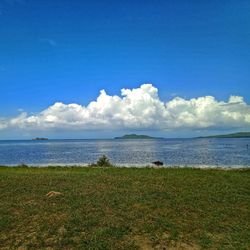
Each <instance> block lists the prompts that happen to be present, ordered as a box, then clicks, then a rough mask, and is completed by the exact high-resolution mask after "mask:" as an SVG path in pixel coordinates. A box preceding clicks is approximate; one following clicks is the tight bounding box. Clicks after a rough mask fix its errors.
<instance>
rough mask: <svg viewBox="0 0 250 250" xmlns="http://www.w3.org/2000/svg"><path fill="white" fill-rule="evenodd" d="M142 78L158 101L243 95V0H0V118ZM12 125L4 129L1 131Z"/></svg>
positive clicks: (135, 84) (249, 80)
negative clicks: (155, 92) (152, 88)
mask: <svg viewBox="0 0 250 250" xmlns="http://www.w3.org/2000/svg"><path fill="white" fill-rule="evenodd" d="M148 82H150V83H152V84H153V86H154V87H156V88H157V89H158V91H159V98H160V99H161V100H162V101H164V102H166V101H170V100H171V99H173V97H174V96H176V95H177V96H180V97H182V98H185V99H190V98H197V97H202V96H207V95H211V96H213V97H215V98H216V100H218V101H227V100H228V98H229V96H230V95H237V96H243V97H244V100H245V102H246V103H250V2H249V1H245V0H239V1H236V0H234V1H230V0H226V1H224V0H221V1H213V0H211V1H208V0H207V1H197V0H193V1H192V0H190V1H184V0H180V1H174V0H172V1H170V0H158V1H153V0H151V1H149V0H133V1H132V0H126V1H125V0H121V1H113V0H110V1H109V0H105V1H104V0H102V1H101V0H91V1H80V0H53V1H51V0H38V1H32V0H2V1H1V2H0V118H1V117H2V118H1V119H9V118H11V117H15V116H18V114H19V113H20V110H24V111H25V112H27V113H28V114H37V113H39V112H41V111H42V110H45V109H47V108H48V107H49V106H51V105H53V104H54V103H55V102H62V103H65V104H69V103H77V104H79V105H84V106H85V105H88V104H89V103H90V102H91V101H93V100H95V99H96V98H97V97H98V96H99V91H100V90H101V89H105V90H106V92H107V93H108V94H109V95H111V96H113V95H120V91H121V89H122V88H128V89H132V88H139V87H140V86H141V85H142V84H143V83H148ZM246 112H248V111H246ZM215 127H216V126H215ZM246 128H247V127H246ZM147 129H148V128H147ZM147 129H146V131H147ZM213 129H215V128H213ZM239 129H241V127H239ZM128 130H129V129H128ZM215 130H216V129H215ZM157 131H158V130H157ZM11 133H12V132H11V129H5V130H4V131H1V132H0V138H9V137H11V136H10V134H11ZM16 133H17V134H18V135H22V136H23V137H25V136H26V137H28V136H30V134H29V133H28V134H27V131H26V132H21V134H20V132H16ZM79 133H82V132H81V131H80V132H79ZM98 133H100V134H102V133H103V131H100V132H98ZM107 133H108V132H107ZM157 133H162V134H165V132H159V131H158V132H157ZM189 133H190V132H183V134H185V135H188V134H189ZM45 134H46V133H45ZM49 134H51V135H52V136H53V135H55V136H58V135H57V132H55V130H54V132H53V131H52V132H51V131H50V132H49ZM65 134H67V137H70V136H71V135H72V136H74V137H75V136H78V132H75V131H74V132H73V131H72V132H71V131H70V129H68V130H67V132H65ZM168 134H169V135H171V134H175V132H173V131H172V132H168ZM190 134H192V133H190ZM60 136H63V135H60Z"/></svg>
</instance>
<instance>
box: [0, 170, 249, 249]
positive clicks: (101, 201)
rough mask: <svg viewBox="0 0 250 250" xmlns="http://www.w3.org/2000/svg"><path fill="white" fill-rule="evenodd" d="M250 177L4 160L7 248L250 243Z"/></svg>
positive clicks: (1, 243) (1, 178) (3, 241)
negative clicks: (42, 165) (7, 164)
mask: <svg viewBox="0 0 250 250" xmlns="http://www.w3.org/2000/svg"><path fill="white" fill-rule="evenodd" d="M249 177H250V171H249V170H230V171H225V170H199V169H187V168H185V169H178V168H176V169H149V168H148V169H147V168H143V169H134V168H128V169H126V168H25V167H23V168H7V167H1V168H0V191H1V192H0V202H1V203H0V249H18V248H19V249H119V250H120V249H164V247H165V249H250V233H249V232H250V230H249V221H250V214H249V205H250V199H249V198H250V196H249V192H250V178H249ZM52 190H53V191H58V192H61V193H62V195H59V196H54V197H47V196H46V194H47V193H48V192H49V191H52Z"/></svg>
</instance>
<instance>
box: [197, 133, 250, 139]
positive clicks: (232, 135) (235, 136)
mask: <svg viewBox="0 0 250 250" xmlns="http://www.w3.org/2000/svg"><path fill="white" fill-rule="evenodd" d="M198 138H250V132H239V133H233V134H225V135H211V136H201V137H198Z"/></svg>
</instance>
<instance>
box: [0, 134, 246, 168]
mask: <svg viewBox="0 0 250 250" xmlns="http://www.w3.org/2000/svg"><path fill="white" fill-rule="evenodd" d="M102 155H106V156H107V157H108V158H109V159H110V161H111V163H113V164H114V165H116V166H117V167H120V166H124V167H144V166H152V162H153V161H162V162H163V163H164V167H197V168H249V167H250V138H232V139H229V138H223V139H222V138H195V139H149V140H147V139H141V140H138V139H136V140H135V139H131V140H127V139H126V140H124V139H110V140H44V141H39V140H37V141H35V140H2V141H0V166H18V165H21V164H26V165H29V166H41V167H42V166H48V165H49V166H58V165H60V166H86V165H88V164H91V163H95V162H96V161H97V160H98V158H99V157H100V156H102Z"/></svg>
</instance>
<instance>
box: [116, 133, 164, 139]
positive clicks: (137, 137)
mask: <svg viewBox="0 0 250 250" xmlns="http://www.w3.org/2000/svg"><path fill="white" fill-rule="evenodd" d="M114 139H163V138H161V137H152V136H148V135H137V134H130V135H124V136H121V137H115V138H114Z"/></svg>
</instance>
